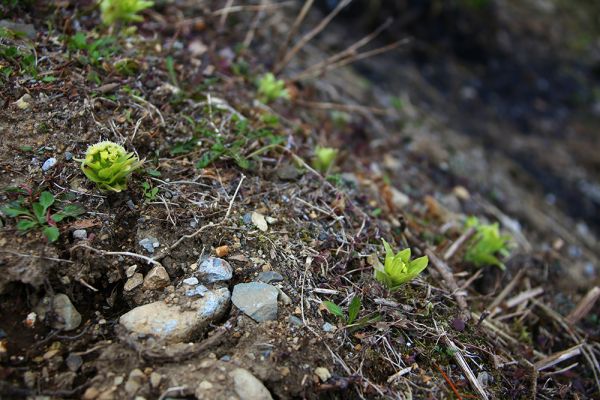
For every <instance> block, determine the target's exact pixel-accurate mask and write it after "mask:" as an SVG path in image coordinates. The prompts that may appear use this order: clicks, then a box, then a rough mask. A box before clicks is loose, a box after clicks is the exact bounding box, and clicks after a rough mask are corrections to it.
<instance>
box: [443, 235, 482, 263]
mask: <svg viewBox="0 0 600 400" xmlns="http://www.w3.org/2000/svg"><path fill="white" fill-rule="evenodd" d="M474 234H475V228H473V227H470V228H469V229H467V230H466V231H464V232H463V234H462V235H460V237H459V238H458V239H456V240H455V241H454V243H452V245H451V246H450V247H449V248H448V250H446V253H444V261H448V260H449V259H451V258H452V257H453V256H454V254H456V252H458V251H459V250H460V249H461V248H462V247H463V246H464V244H465V243H466V242H467V241H468V240H469V239H471V237H473V235H474Z"/></svg>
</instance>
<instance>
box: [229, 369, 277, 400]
mask: <svg viewBox="0 0 600 400" xmlns="http://www.w3.org/2000/svg"><path fill="white" fill-rule="evenodd" d="M229 376H230V377H231V379H232V380H233V388H234V390H235V392H236V393H237V395H238V396H240V399H241V400H271V399H272V397H271V393H270V392H269V390H268V389H267V388H266V387H265V385H263V383H262V382H261V381H259V380H258V379H257V378H256V377H255V376H254V375H252V374H251V373H250V372H248V370H245V369H243V368H236V369H234V370H233V371H231V372H230V373H229Z"/></svg>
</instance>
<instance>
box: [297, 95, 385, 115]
mask: <svg viewBox="0 0 600 400" xmlns="http://www.w3.org/2000/svg"><path fill="white" fill-rule="evenodd" d="M294 104H298V105H300V106H303V107H309V108H316V109H320V110H338V111H347V112H352V113H354V112H360V113H372V114H379V115H387V114H391V113H392V112H393V111H392V110H387V109H385V108H378V107H368V106H361V105H358V104H339V103H328V102H316V101H306V100H301V99H296V100H295V101H294Z"/></svg>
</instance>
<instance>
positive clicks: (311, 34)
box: [273, 0, 352, 74]
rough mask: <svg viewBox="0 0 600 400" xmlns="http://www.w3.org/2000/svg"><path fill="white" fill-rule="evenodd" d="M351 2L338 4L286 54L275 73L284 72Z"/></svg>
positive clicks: (343, 1)
mask: <svg viewBox="0 0 600 400" xmlns="http://www.w3.org/2000/svg"><path fill="white" fill-rule="evenodd" d="M351 1H352V0H342V1H340V2H339V3H338V5H337V6H336V7H335V8H334V9H333V11H331V12H330V13H329V14H328V15H327V16H326V17H325V18H323V20H322V21H321V22H320V23H319V24H318V25H317V26H316V27H314V28H313V29H312V30H311V31H310V32H308V33H307V34H306V35H304V36H303V37H302V38H301V39H300V40H299V41H298V43H296V45H295V46H294V47H292V49H291V50H290V51H288V52H286V53H285V55H284V56H283V59H282V60H281V61H280V62H279V63H277V65H276V66H275V68H274V70H273V72H274V73H276V74H278V73H279V72H281V70H283V69H284V68H285V67H286V65H288V63H289V62H290V60H291V59H292V58H293V57H294V56H295V55H296V53H298V52H299V51H300V50H301V49H302V48H303V47H304V46H306V44H307V43H308V42H310V41H311V40H312V39H313V38H314V37H315V36H317V35H318V34H319V33H320V32H321V31H322V30H323V29H325V28H326V27H327V25H329V23H330V22H331V20H332V19H334V18H335V17H336V15H338V14H339V13H340V11H342V9H343V8H344V7H346V6H347V5H348V4H350V2H351Z"/></svg>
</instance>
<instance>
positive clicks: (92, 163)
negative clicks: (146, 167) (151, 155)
mask: <svg viewBox="0 0 600 400" xmlns="http://www.w3.org/2000/svg"><path fill="white" fill-rule="evenodd" d="M76 161H79V162H81V170H82V171H83V173H84V174H85V176H86V177H87V178H88V179H89V180H91V181H92V182H94V183H96V185H98V187H99V188H100V189H101V190H112V191H114V192H120V191H122V190H125V189H127V179H128V178H129V176H130V175H131V174H132V173H133V172H134V171H135V170H137V169H138V168H140V167H141V166H142V164H143V162H144V161H143V160H142V161H140V159H139V158H138V157H137V156H136V155H135V154H134V153H127V151H125V149H124V148H123V146H121V145H119V144H116V143H113V142H110V141H104V142H100V143H96V144H94V145H92V146H90V147H88V149H87V151H86V153H85V159H83V160H76Z"/></svg>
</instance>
